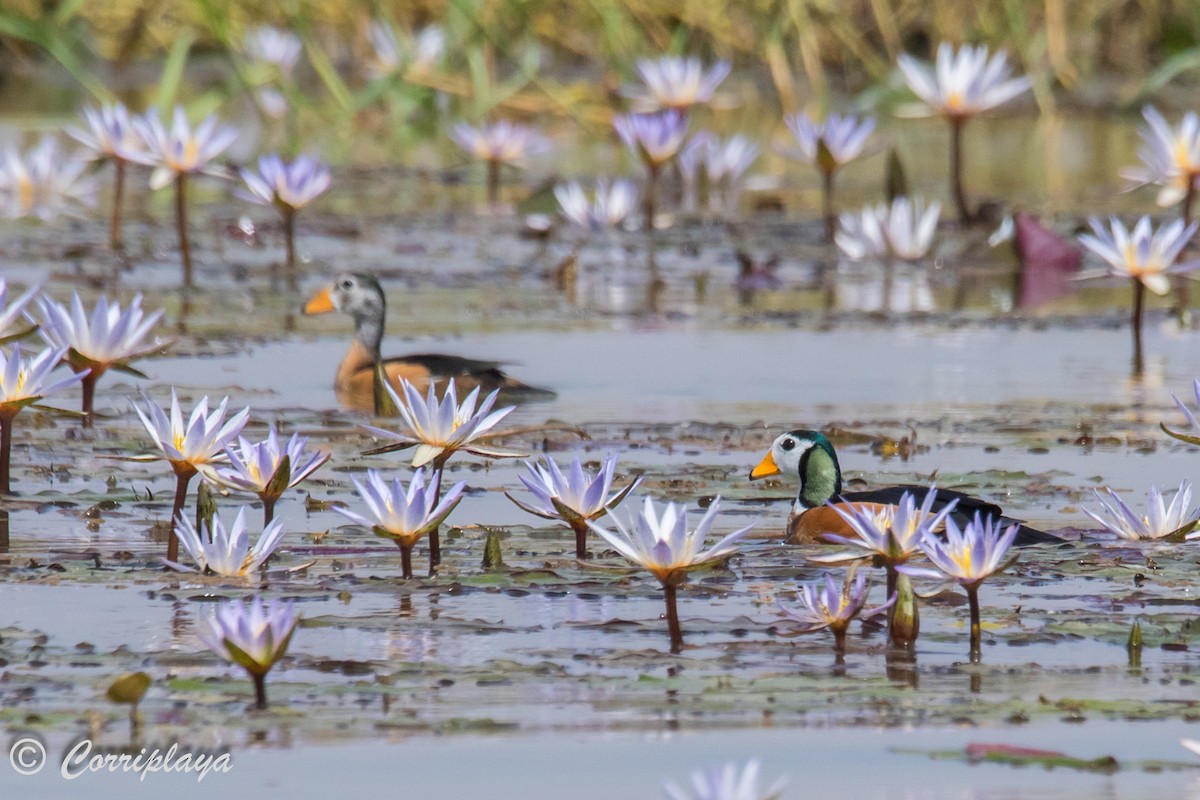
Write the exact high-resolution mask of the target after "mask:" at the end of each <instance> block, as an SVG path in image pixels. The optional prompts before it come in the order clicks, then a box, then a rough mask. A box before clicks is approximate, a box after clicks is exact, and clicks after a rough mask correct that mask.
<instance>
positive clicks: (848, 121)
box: [783, 112, 875, 241]
mask: <svg viewBox="0 0 1200 800" xmlns="http://www.w3.org/2000/svg"><path fill="white" fill-rule="evenodd" d="M783 121H784V123H785V124H786V125H787V127H788V130H790V131H791V132H792V136H794V137H795V138H796V144H797V146H798V147H797V149H795V150H791V149H786V150H784V151H783V152H784V155H787V156H790V157H792V158H797V159H799V160H801V161H806V162H808V163H809V164H812V165H813V166H814V167H816V168H817V171H818V172H820V173H821V197H822V201H823V205H824V213H823V218H824V220H825V236H826V238H827V239H829V240H830V241H832V240H833V235H834V227H835V221H836V216H835V213H834V209H833V183H834V176H835V175H836V174H837V171H838V170H839V169H841V168H842V167H843V166H844V165H845V164H848V163H849V162H851V161H853V160H854V159H856V158H858V157H859V156H861V155H862V154H863V153H864V152H865V151H866V148H867V142H868V141H869V140H870V138H871V134H872V133H874V132H875V118H874V117H864V118H862V119H859V118H858V117H856V116H855V115H853V114H845V115H842V114H830V115H829V116H828V117H827V118H826V119H825V121H823V122H816V121H815V120H813V118H812V117H810V116H809V115H808V114H807V113H806V112H801V113H799V114H795V115H792V116H788V117H784V119H783Z"/></svg>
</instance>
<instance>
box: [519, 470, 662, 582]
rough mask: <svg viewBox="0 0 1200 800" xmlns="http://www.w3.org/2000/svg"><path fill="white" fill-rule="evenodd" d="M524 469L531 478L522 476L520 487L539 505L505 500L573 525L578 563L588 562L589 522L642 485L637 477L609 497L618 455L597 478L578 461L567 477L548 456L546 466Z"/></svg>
mask: <svg viewBox="0 0 1200 800" xmlns="http://www.w3.org/2000/svg"><path fill="white" fill-rule="evenodd" d="M525 466H526V467H527V468H528V469H529V477H526V476H524V475H521V476H520V478H521V483H523V484H525V488H526V489H528V490H529V491H530V492H532V493H533V496H534V499H535V501H536V504H534V505H530V504H528V503H523V502H521V501H520V500H518V499H516V498H515V497H513V496H512V495H510V494H508V493H507V492H506V493H505V497H507V498H508V499H509V500H512V501H513V503H515V504H516V505H517V507H518V508H520V509H521V510H522V511H527V512H529V513H530V514H533V515H535V516H538V517H541V518H542V519H556V520H562V521H563V522H565V523H567V524H568V525H570V526H571V530H573V531H574V532H575V557H576V558H579V559H583V558H587V532H588V522H589V521H591V520H596V519H599V518H600V517H602V516H604V515H605V514H607V513H608V512H609V511H610V510H612V509H614V508H616V507H617V506H618V505H620V503H621V501H622V500H624V499H625V498H626V497H628V496H629V493H630V492H632V491H633V490H634V489H635V488H637V486H638V484H640V483H641V482H642V479H641V476H638V477H637V478H634V479H633V480H632V481H630V482H629V483H628V484H627V485H626V486H625V488H624V489H621V490H620V491H618V492H615V493H613V494H609V492H610V491H611V489H612V483H613V474H614V472H615V470H616V468H617V454H616V453H610V454H609V455H607V456H605V457H604V461H603V462H602V463H601V464H600V469H599V470H597V471H596V474H595V475H592V474H590V473H588V472H585V471H584V469H583V464H582V462H580V460H579V458H578V457H576V458H575V460H574V461H572V462H571V466H570V467H568V468H567V472H566V474H564V473H563V471H562V470H561V469H559V468H558V464H556V463H554V459H552V458H550V457H549V456H546V463H545V465H544V466H543V465H542V464H539V463H537V462H536V461H527V462H526V463H525Z"/></svg>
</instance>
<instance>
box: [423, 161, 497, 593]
mask: <svg viewBox="0 0 1200 800" xmlns="http://www.w3.org/2000/svg"><path fill="white" fill-rule="evenodd" d="M488 163H489V164H490V163H491V162H490V161H489V162H488ZM448 457H449V456H448V455H447V454H445V453H443V454H441V455H439V456H437V457H436V458H434V459H433V464H432V468H433V482H434V485H435V486H436V487H437V489H436V490H435V491H434V493H433V505H434V506H435V507H436V506H437V504H438V503H440V502H441V501H442V470H443V469H445V467H446V459H447V458H448ZM440 529H441V526H440V525H438V526H437V527H435V528H434V529H433V530H431V531H430V532H429V571H430V572H431V573H432V572H433V569H434V567H436V566H437V565H439V564H441V563H442V536H441V530H440Z"/></svg>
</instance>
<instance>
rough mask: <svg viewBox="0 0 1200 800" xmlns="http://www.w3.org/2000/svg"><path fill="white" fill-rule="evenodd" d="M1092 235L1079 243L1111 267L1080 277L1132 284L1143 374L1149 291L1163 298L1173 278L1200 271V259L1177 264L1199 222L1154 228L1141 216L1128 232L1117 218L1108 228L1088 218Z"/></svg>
mask: <svg viewBox="0 0 1200 800" xmlns="http://www.w3.org/2000/svg"><path fill="white" fill-rule="evenodd" d="M1088 222H1089V224H1090V225H1091V226H1092V233H1091V234H1086V233H1085V234H1082V235H1080V237H1079V243H1080V244H1082V245H1083V246H1084V247H1085V248H1087V249H1088V250H1090V251H1092V252H1093V253H1094V254H1096V255H1098V256H1099V257H1100V258H1101V259H1103V260H1104V261H1105V262H1107V264H1108V270H1107V271H1105V272H1099V273H1097V272H1090V271H1089V272H1085V273H1083V274H1081V275H1080V277H1081V278H1089V277H1096V276H1097V275H1106V274H1107V275H1112V276H1115V277H1120V278H1129V279H1130V281H1132V282H1133V318H1132V321H1131V324H1132V327H1133V369H1134V372H1135V373H1137V374H1141V372H1142V313H1143V306H1144V305H1145V297H1146V292H1145V290H1146V289H1149V290H1150V291H1152V292H1154V293H1155V294H1157V295H1164V294H1166V293H1167V292H1168V291H1170V289H1171V280H1170V277H1169V276H1171V275H1180V274H1183V273H1185V272H1191V271H1193V270H1195V269H1198V268H1200V260H1198V261H1189V262H1186V263H1176V259H1178V258H1179V254H1180V253H1182V252H1183V249H1184V247H1186V246H1187V244H1188V242H1189V241H1191V238H1192V236H1193V235H1195V233H1196V229H1197V227H1198V226H1197V223H1195V222H1193V223H1191V224H1185V223H1184V221H1183V220H1179V219H1177V220H1174V221H1172V222H1169V223H1166V224H1165V225H1162V226H1160V227H1159V228H1158V229H1157V230H1155V229H1154V227H1153V225H1152V223H1151V222H1150V218H1149V217H1142V218H1141V219H1140V220H1138V222H1137V224H1136V225H1134V227H1133V230H1132V231H1130V230H1128V229H1127V228H1126V227H1125V225H1124V224H1123V223H1122V222H1121V221H1120V220H1118V219H1117V218H1115V217H1112V218H1110V219H1109V228H1108V229H1106V228H1105V227H1104V225H1103V223H1101V222H1100V220H1099V219H1097V218H1095V217H1090V218H1089V219H1088Z"/></svg>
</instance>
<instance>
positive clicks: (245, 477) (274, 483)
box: [207, 425, 330, 525]
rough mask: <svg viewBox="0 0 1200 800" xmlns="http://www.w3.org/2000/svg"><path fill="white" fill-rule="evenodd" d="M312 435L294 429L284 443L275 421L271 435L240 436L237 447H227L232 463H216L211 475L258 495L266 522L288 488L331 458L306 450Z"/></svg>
mask: <svg viewBox="0 0 1200 800" xmlns="http://www.w3.org/2000/svg"><path fill="white" fill-rule="evenodd" d="M307 445H308V437H306V436H301V435H300V434H298V433H293V434H292V438H290V439H288V441H287V444H286V445H284V446H282V447H280V444H279V434H278V433H276V431H275V426H274V425H271V427H270V429H269V430H268V432H267V438H266V439H264V440H262V441H261V442H250V441H248V440H247V439H246V438H245V437H243V436H239V437H238V445H237V447H236V448H235V447H229V446H226V448H225V457H226V458H227V459H229V466H214V467H213V468H212V469H211V470H209V472H208V475H207V477H210V478H212V479H213V480H215V481H216V482H217V483H219V484H221V485H222V486H228V487H229V488H231V489H240V490H242V491H244V492H251V493H253V494H256V495H258V498H259V499H260V500H262V504H263V524H264V525H265V524H267V523H269V522H270V521H271V520H272V519H274V518H275V503H276V502H277V501H278V500H279V498H280V497H282V496H283V493H284V492H286V491H287V490H288V489H291V488H293V487H295V486H299V485H300V482H301V481H303V480H304V479H305V478H307V477H308V476H309V475H312V474H313V473H314V472H316V471H317V469H319V468H320V466H321V465H322V464H324V463H325V462H326V461H328V460H329V456H330V454H329V453H324V452H320V451H316V452H308V453H306V452H305V448H306V446H307Z"/></svg>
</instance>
